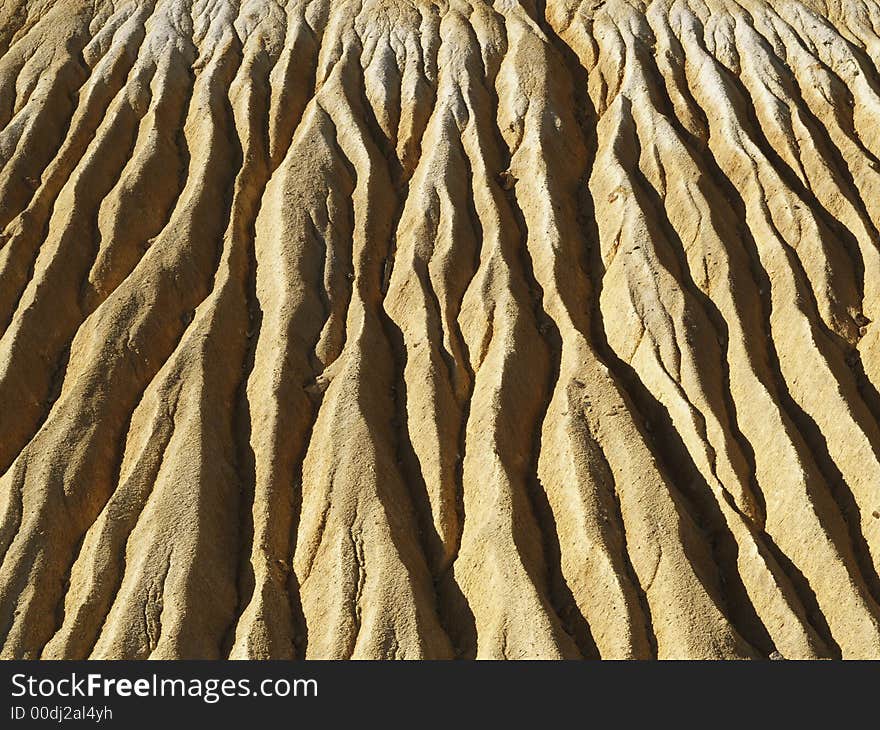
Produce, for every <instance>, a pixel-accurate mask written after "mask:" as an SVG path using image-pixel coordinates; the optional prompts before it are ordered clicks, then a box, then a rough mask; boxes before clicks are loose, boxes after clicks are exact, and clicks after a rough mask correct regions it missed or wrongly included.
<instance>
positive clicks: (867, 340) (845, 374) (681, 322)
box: [0, 0, 880, 658]
mask: <svg viewBox="0 0 880 730" xmlns="http://www.w3.org/2000/svg"><path fill="white" fill-rule="evenodd" d="M878 129H880V4H878V3H876V2H875V0H827V2H822V0H803V1H802V2H797V1H796V0H772V1H767V0H705V1H704V0H653V1H652V2H640V1H639V0H628V1H627V0H607V1H606V2H601V1H598V0H595V1H593V2H590V1H588V0H585V1H584V2H580V3H579V2H578V1H577V0H547V2H546V4H545V3H543V2H541V0H537V2H531V1H530V0H522V1H520V2H518V1H516V0H497V1H496V2H495V3H494V4H493V3H490V2H487V1H485V0H448V1H447V0H442V1H440V0H437V1H434V2H431V1H429V0H364V1H363V2H348V1H347V0H288V1H287V2H286V3H285V2H284V0H242V1H241V2H237V1H235V0H137V1H135V0H0V230H2V234H0V333H2V337H0V475H2V477H0V556H2V564H0V639H2V642H0V643H2V656H4V657H29V658H35V657H44V658H63V657H66V658H85V657H97V658H146V657H157V658H177V657H186V658H189V657H208V658H211V657H224V656H229V657H233V658H239V657H255V658H268V657H279V658H282V657H294V656H297V657H303V656H305V657H329V658H347V657H355V658H392V657H406V658H417V657H456V656H458V657H474V656H477V657H495V658H500V657H508V658H518V657H548V658H549V657H579V656H583V657H603V658H607V657H614V658H623V657H655V656H656V657H661V658H669V657H679V658H688V657H690V658H701V657H717V658H732V657H760V656H764V657H766V656H769V655H773V656H779V655H781V656H783V657H786V658H802V657H830V656H843V657H875V658H876V657H880V607H878V601H880V578H878V572H880V427H878V424H880V420H878V419H880V396H878V388H880V345H878V337H880V328H878V327H877V325H876V324H875V321H876V320H877V319H878V317H880V311H878V310H880V236H878V226H880V132H878Z"/></svg>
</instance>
